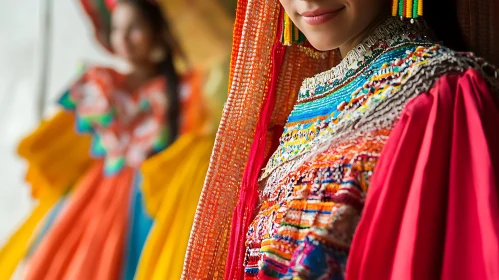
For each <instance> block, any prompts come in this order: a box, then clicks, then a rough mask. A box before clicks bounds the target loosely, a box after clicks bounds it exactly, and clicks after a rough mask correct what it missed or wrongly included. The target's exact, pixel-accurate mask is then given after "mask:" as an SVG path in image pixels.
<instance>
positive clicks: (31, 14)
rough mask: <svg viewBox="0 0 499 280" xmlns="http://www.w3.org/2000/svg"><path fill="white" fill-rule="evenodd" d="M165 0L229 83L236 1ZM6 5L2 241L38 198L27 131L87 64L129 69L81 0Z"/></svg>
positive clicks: (0, 143)
mask: <svg viewBox="0 0 499 280" xmlns="http://www.w3.org/2000/svg"><path fill="white" fill-rule="evenodd" d="M163 2H164V3H163V4H164V5H163V6H165V8H166V12H167V16H168V18H169V20H170V22H171V24H172V25H173V29H174V32H176V33H177V36H178V37H179V39H180V44H181V46H182V48H183V49H184V51H185V53H186V55H187V56H188V58H189V60H190V61H191V62H192V64H193V66H195V67H199V68H204V69H215V68H216V69H218V71H211V73H212V74H211V75H212V76H213V77H212V78H211V80H212V81H214V83H218V84H226V82H227V81H226V73H225V71H227V70H228V64H227V62H228V58H229V55H230V43H231V35H232V21H233V14H234V9H235V1H234V0H183V1H182V0H168V1H165V0H163ZM1 4H2V5H1V7H2V9H0V38H1V39H0V61H1V63H0V131H1V132H2V133H1V137H0V180H1V183H0V246H1V244H3V243H4V242H5V241H6V239H7V238H8V237H9V236H10V234H11V233H12V232H13V231H14V230H15V229H16V228H17V226H19V225H20V224H21V223H22V222H23V220H24V218H26V217H27V215H28V214H29V212H30V210H31V208H32V206H33V205H34V201H32V200H31V198H30V190H29V186H28V185H27V184H26V183H25V182H24V173H25V171H26V170H25V168H26V166H25V164H24V163H23V161H22V160H21V159H20V158H18V157H17V155H16V146H17V143H18V142H19V140H20V139H21V137H22V136H24V135H26V134H27V133H28V132H30V131H31V130H32V129H34V128H35V127H36V126H37V124H38V123H39V121H40V120H41V118H42V117H46V116H49V115H51V114H53V113H54V112H55V111H56V110H57V106H56V104H55V102H56V100H57V98H58V97H59V95H60V94H61V93H62V92H63V91H64V90H65V89H66V87H67V86H68V85H70V84H71V82H72V81H73V80H74V79H75V78H76V77H77V74H78V71H79V68H80V67H81V66H82V65H83V64H98V65H109V66H113V67H115V68H117V69H125V68H126V66H125V65H124V64H123V63H121V62H120V61H119V60H117V59H115V58H113V57H112V56H111V55H109V54H108V53H107V51H105V50H104V49H103V48H102V47H101V46H100V45H99V44H98V43H97V42H96V40H95V39H94V38H95V37H94V30H93V29H92V27H91V24H90V22H89V20H88V18H87V17H86V16H85V15H84V14H83V12H82V9H81V7H80V4H79V1H76V0H73V1H51V0H24V1H6V0H3V1H2V3H1ZM194 38H195V40H194ZM199 46H203V47H202V48H200V47H199ZM221 65H222V66H221ZM217 77H218V78H217ZM217 79H218V81H217ZM224 99H225V96H224V95H223V94H222V95H221V96H212V98H211V100H214V101H213V102H214V103H217V104H220V103H223V100H224ZM214 106H215V107H216V108H218V107H220V109H221V106H218V107H217V106H216V105H214ZM215 110H216V109H215Z"/></svg>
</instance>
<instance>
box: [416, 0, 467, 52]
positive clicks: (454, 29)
mask: <svg viewBox="0 0 499 280" xmlns="http://www.w3.org/2000/svg"><path fill="white" fill-rule="evenodd" d="M455 3H456V1H455V0H438V1H431V0H430V1H425V5H424V17H423V18H424V19H425V20H426V22H427V23H428V25H429V26H430V27H431V28H432V30H433V31H434V32H435V36H436V37H437V39H438V40H441V41H442V43H443V44H444V45H445V46H447V47H450V48H451V49H453V50H456V51H468V46H467V45H466V43H465V40H464V38H463V35H462V33H461V30H460V28H459V21H458V12H457V6H456V4H455Z"/></svg>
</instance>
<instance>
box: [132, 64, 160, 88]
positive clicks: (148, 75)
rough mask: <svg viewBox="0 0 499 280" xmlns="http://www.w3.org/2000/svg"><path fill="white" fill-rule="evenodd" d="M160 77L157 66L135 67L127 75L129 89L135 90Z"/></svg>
mask: <svg viewBox="0 0 499 280" xmlns="http://www.w3.org/2000/svg"><path fill="white" fill-rule="evenodd" d="M157 75H158V67H157V66H155V65H151V64H149V65H134V66H132V69H131V71H130V73H129V74H128V75H127V81H126V84H127V87H128V88H129V89H131V90H135V89H137V88H139V87H140V86H142V85H143V84H145V83H146V82H148V81H150V80H151V79H152V78H154V77H156V76H157Z"/></svg>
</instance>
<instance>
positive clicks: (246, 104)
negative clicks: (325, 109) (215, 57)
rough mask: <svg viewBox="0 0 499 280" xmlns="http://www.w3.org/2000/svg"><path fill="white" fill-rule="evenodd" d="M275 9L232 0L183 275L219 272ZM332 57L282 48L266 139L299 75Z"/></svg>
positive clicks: (289, 103) (262, 86)
mask: <svg viewBox="0 0 499 280" xmlns="http://www.w3.org/2000/svg"><path fill="white" fill-rule="evenodd" d="M280 9H281V7H280V4H279V1H277V0H271V1H260V0H243V1H239V2H238V6H237V11H236V22H235V25H234V38H233V49H232V60H231V72H230V81H229V96H228V99H227V103H226V106H225V110H224V113H223V116H222V120H221V124H220V127H219V130H218V134H217V138H216V141H215V145H214V151H213V155H212V159H211V164H210V168H209V170H208V174H207V178H206V181H205V186H204V189H203V192H202V194H201V197H200V201H199V204H198V209H197V212H196V218H195V220H194V224H193V230H192V231H191V238H190V241H189V246H188V249H187V252H186V258H185V263H184V273H183V278H184V279H220V278H221V277H223V274H224V270H225V261H226V254H227V247H228V239H229V231H230V224H231V217H232V214H233V212H234V208H235V206H236V204H237V201H238V193H239V189H240V184H241V182H242V178H243V173H244V169H245V162H246V161H247V159H248V155H249V149H250V146H251V144H252V141H253V138H254V135H255V131H256V123H257V121H258V116H259V114H260V111H261V108H262V104H263V100H264V97H265V95H266V90H267V89H268V87H269V85H270V82H271V76H272V73H271V53H272V49H273V46H274V42H275V38H277V36H280V31H279V30H277V26H276V22H277V19H278V18H279V13H280ZM249 11H258V12H257V13H253V12H249ZM262 30H265V32H261V31H262ZM333 59H334V56H333V55H331V54H329V53H326V54H324V56H321V58H317V57H312V56H310V55H309V54H308V53H307V52H306V51H304V50H303V49H302V48H300V47H298V46H291V47H289V48H286V50H285V55H284V62H283V69H286V71H283V72H282V73H279V76H278V81H277V94H276V104H279V106H276V108H273V109H272V110H273V114H272V118H271V120H270V124H269V129H270V130H269V131H270V133H269V135H268V137H267V139H268V142H269V143H270V141H271V139H272V138H273V137H276V136H275V135H274V134H275V133H277V137H278V136H279V135H280V134H281V130H279V129H278V128H279V127H281V128H282V126H283V125H284V123H285V122H286V118H287V117H288V115H289V113H290V111H291V109H292V107H293V105H294V101H295V100H296V94H297V93H298V90H299V88H300V84H301V82H302V81H303V79H304V78H305V77H310V76H312V75H313V74H315V73H318V72H321V71H324V70H326V69H328V68H330V67H331V65H332V64H333V63H334V62H333ZM274 131H276V132H274ZM233 143H238V144H237V145H233ZM267 150H270V149H267ZM214 236H216V237H217V238H213V237H214Z"/></svg>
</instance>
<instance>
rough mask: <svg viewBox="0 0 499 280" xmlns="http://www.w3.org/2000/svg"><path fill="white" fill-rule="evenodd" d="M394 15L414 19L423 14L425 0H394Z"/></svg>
mask: <svg viewBox="0 0 499 280" xmlns="http://www.w3.org/2000/svg"><path fill="white" fill-rule="evenodd" d="M392 1H393V2H392V16H394V17H396V16H399V17H400V18H410V19H411V20H414V19H415V18H418V17H420V16H423V0H392Z"/></svg>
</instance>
